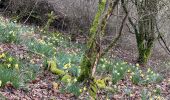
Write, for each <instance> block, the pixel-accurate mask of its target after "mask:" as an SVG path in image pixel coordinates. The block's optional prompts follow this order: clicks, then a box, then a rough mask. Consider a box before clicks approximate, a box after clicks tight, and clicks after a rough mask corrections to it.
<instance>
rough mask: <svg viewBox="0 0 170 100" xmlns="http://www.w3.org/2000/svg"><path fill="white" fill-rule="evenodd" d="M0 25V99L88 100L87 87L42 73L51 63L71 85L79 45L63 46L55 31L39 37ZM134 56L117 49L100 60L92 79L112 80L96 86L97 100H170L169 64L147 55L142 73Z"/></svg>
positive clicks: (7, 24) (8, 24)
mask: <svg viewBox="0 0 170 100" xmlns="http://www.w3.org/2000/svg"><path fill="white" fill-rule="evenodd" d="M0 21H1V23H0V31H1V32H2V33H5V34H0V65H1V66H0V68H2V67H4V66H5V68H3V69H0V87H1V85H3V86H2V87H1V88H0V99H4V100H5V99H7V100H48V99H49V100H51V99H52V100H90V97H89V93H88V88H89V87H87V86H82V85H81V84H80V85H74V84H73V85H70V83H69V82H68V83H67V82H66V83H64V82H62V80H60V79H61V78H60V77H59V75H55V74H52V73H51V72H50V71H48V70H45V67H47V66H48V65H47V63H46V62H45V61H46V60H51V59H54V60H55V62H57V64H58V67H59V68H60V69H62V70H63V71H65V72H66V73H69V74H70V73H71V75H72V76H73V78H71V79H72V80H71V79H67V80H69V81H71V82H72V81H73V80H75V79H76V77H77V76H78V75H79V70H80V68H79V63H80V59H81V57H82V54H83V52H84V44H83V43H82V44H81V43H72V42H70V41H67V40H65V39H64V36H62V35H61V36H60V34H59V33H58V32H54V33H53V32H47V33H48V34H46V33H45V34H39V32H38V33H36V32H35V31H34V30H33V29H32V28H31V29H30V28H29V27H25V26H24V27H23V25H18V24H17V23H13V22H8V21H7V20H5V21H4V19H3V18H0ZM50 33H51V34H52V35H49V34H50ZM136 55H137V54H136V53H135V52H134V51H133V49H131V50H126V49H125V48H123V47H121V46H120V47H115V49H113V50H112V51H110V52H109V53H108V54H107V55H106V57H105V58H102V59H101V61H100V63H99V66H98V67H97V70H96V77H97V78H98V77H99V78H101V80H102V79H105V77H106V78H109V79H110V78H111V81H110V80H109V81H108V80H107V81H108V82H107V81H106V82H105V83H104V86H103V84H97V85H102V86H101V87H104V88H100V89H98V92H97V100H106V99H108V100H148V99H149V100H169V99H170V63H169V61H168V59H167V58H164V57H156V56H152V58H151V59H150V60H149V62H148V66H149V67H147V68H143V67H140V66H139V65H138V64H136V61H135V59H136V58H137V56H136ZM165 59H167V61H166V60H165ZM13 67H15V68H13ZM65 67H66V68H65ZM9 69H12V70H10V71H12V72H10V71H9ZM4 72H6V73H4ZM13 72H14V73H16V74H13ZM15 75H18V76H15ZM15 78H16V79H15ZM15 80H16V81H15ZM12 82H13V83H12ZM113 82H115V84H114V83H113ZM72 83H74V82H72ZM110 83H111V84H110ZM112 83H113V84H112ZM17 84H19V86H18V87H17ZM105 85H106V86H105ZM62 89H63V90H62Z"/></svg>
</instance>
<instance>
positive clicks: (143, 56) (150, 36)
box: [121, 0, 158, 66]
mask: <svg viewBox="0 0 170 100" xmlns="http://www.w3.org/2000/svg"><path fill="white" fill-rule="evenodd" d="M121 2H122V6H123V9H124V11H125V12H126V13H127V7H126V3H125V0H121ZM132 2H133V3H134V4H135V6H136V8H137V16H138V20H137V24H134V23H133V20H132V18H131V17H128V20H129V22H130V24H131V25H132V27H133V29H134V33H135V36H136V42H137V48H138V63H139V64H140V65H143V66H145V65H146V64H147V61H148V59H149V58H150V55H151V51H152V47H153V44H154V41H155V39H156V37H155V33H156V32H155V29H156V25H157V23H156V22H157V21H156V18H157V13H158V9H157V5H158V0H132Z"/></svg>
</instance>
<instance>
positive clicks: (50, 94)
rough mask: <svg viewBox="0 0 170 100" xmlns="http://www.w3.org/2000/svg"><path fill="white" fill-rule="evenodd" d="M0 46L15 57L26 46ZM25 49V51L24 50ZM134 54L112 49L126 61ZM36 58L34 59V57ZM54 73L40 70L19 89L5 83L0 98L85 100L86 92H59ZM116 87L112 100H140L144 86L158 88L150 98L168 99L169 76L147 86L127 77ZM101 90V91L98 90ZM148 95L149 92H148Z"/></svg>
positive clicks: (100, 96)
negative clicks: (158, 92) (127, 89)
mask: <svg viewBox="0 0 170 100" xmlns="http://www.w3.org/2000/svg"><path fill="white" fill-rule="evenodd" d="M0 48H3V50H4V51H7V52H10V53H12V54H14V55H15V56H17V57H21V58H22V55H27V54H25V53H26V52H25V51H26V48H25V47H24V46H21V45H14V44H0ZM24 50H25V51H24ZM133 56H134V54H132V53H131V52H130V51H127V50H123V49H121V48H119V49H118V48H117V49H115V50H114V57H118V58H120V59H121V60H125V61H127V62H130V63H133V61H134V59H135V57H133ZM35 60H36V59H35ZM149 63H153V64H155V63H158V62H157V61H155V60H150V62H149ZM55 80H56V75H54V74H52V73H51V72H49V71H42V72H40V73H39V74H38V75H37V76H36V78H35V79H34V80H32V81H30V82H29V83H27V85H26V87H22V88H20V89H15V88H13V87H12V86H10V85H6V86H5V87H4V88H2V89H0V94H2V96H1V97H2V98H3V97H4V98H7V99H8V100H13V99H17V100H19V99H22V100H47V99H52V100H76V99H82V100H86V92H84V93H83V94H84V95H81V96H80V97H78V98H77V97H76V96H74V95H73V94H71V93H61V92H60V91H59V90H58V88H59V86H60V85H62V84H60V83H55ZM54 84H57V85H58V86H57V87H55V86H54ZM116 87H118V90H119V91H118V92H117V93H116V94H115V95H113V97H112V100H120V99H131V100H141V94H140V93H141V90H143V89H144V88H146V89H148V90H150V91H155V92H156V90H155V89H156V88H159V89H160V91H161V95H160V96H158V97H156V96H155V98H157V99H152V100H168V99H170V77H169V76H168V75H166V77H165V78H164V79H163V81H162V82H160V83H155V84H149V85H147V86H142V85H135V84H133V83H132V82H131V81H130V80H129V78H128V77H126V78H125V79H123V80H121V81H119V82H118V83H117V84H116ZM127 87H128V88H129V89H131V90H132V91H131V94H130V96H128V95H127V94H126V93H125V91H124V90H125V88H127ZM100 92H101V91H100ZM100 92H99V94H98V99H99V100H104V99H105V96H104V94H105V93H102V92H101V93H100ZM148 93H149V95H153V94H151V92H148Z"/></svg>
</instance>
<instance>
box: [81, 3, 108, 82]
mask: <svg viewBox="0 0 170 100" xmlns="http://www.w3.org/2000/svg"><path fill="white" fill-rule="evenodd" d="M105 5H106V0H101V1H99V4H98V12H97V14H96V16H95V18H94V21H93V24H92V27H91V29H90V34H89V39H88V41H87V50H86V51H85V53H84V56H83V59H82V61H81V63H80V66H81V73H80V76H79V77H78V81H79V82H82V81H84V80H85V79H88V78H92V69H93V68H92V67H93V65H94V64H95V60H96V57H97V54H98V53H99V52H100V46H99V45H98V43H97V38H96V37H97V31H98V26H99V24H100V22H99V21H100V17H101V16H102V13H103V12H104V9H105Z"/></svg>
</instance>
